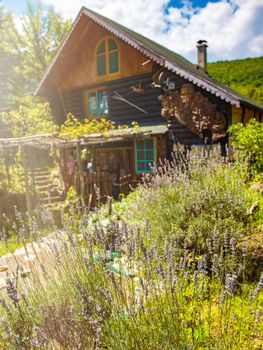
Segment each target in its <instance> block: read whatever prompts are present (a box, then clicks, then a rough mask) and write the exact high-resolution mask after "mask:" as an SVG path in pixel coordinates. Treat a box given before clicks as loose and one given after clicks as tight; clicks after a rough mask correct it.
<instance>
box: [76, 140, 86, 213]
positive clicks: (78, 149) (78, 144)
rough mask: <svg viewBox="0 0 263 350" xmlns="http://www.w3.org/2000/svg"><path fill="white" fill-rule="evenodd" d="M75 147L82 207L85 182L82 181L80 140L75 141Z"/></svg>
mask: <svg viewBox="0 0 263 350" xmlns="http://www.w3.org/2000/svg"><path fill="white" fill-rule="evenodd" d="M76 148H77V162H78V174H79V182H80V195H81V202H82V205H83V207H84V206H85V182H84V175H83V167H82V160H81V145H80V141H78V142H77V147H76Z"/></svg>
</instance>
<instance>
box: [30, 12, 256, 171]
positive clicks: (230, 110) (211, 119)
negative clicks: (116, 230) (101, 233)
mask: <svg viewBox="0 0 263 350" xmlns="http://www.w3.org/2000/svg"><path fill="white" fill-rule="evenodd" d="M206 48H207V44H206V42H205V41H200V42H198V44H197V51H198V65H197V66H195V65H193V64H192V63H190V62H189V61H187V60H186V59H184V58H183V57H182V56H180V55H178V54H176V53H175V52H173V51H170V50H168V49H166V48H165V47H162V46H161V45H159V44H157V43H155V42H154V41H152V40H149V39H147V38H145V37H144V36H142V35H140V34H138V33H136V32H134V31H132V30H130V29H128V28H126V27H124V26H122V25H120V24H118V23H116V22H114V21H112V20H110V19H108V18H106V17H103V16H101V15H99V14H97V13H95V12H93V11H91V10H89V9H87V8H82V9H81V10H80V12H79V14H78V16H77V18H76V20H75V21H74V23H73V26H72V28H71V30H70V32H69V33H68V35H67V36H66V38H65V40H64V42H63V43H62V45H61V47H60V49H59V50H58V52H57V54H56V56H55V57H54V59H53V61H52V62H51V64H50V66H49V67H48V69H47V71H46V73H45V75H44V77H43V79H42V81H41V82H40V84H39V86H38V88H37V90H36V94H38V95H43V96H46V97H47V99H48V100H49V102H50V104H51V107H52V111H53V115H54V117H55V119H56V122H57V123H58V124H60V123H63V122H64V121H65V118H66V115H67V114H68V113H72V114H73V115H75V116H76V117H78V118H80V119H82V118H98V117H101V116H104V117H106V118H109V119H111V120H113V121H114V122H115V123H116V124H117V125H118V124H126V125H128V126H130V127H131V126H132V122H137V123H138V125H139V127H140V130H142V131H145V132H147V133H146V134H145V135H146V136H143V137H142V136H140V137H139V136H138V137H135V136H134V134H132V135H129V134H128V133H127V132H125V131H124V132H123V135H121V134H120V135H119V136H120V137H119V138H118V140H117V141H116V140H112V139H110V140H109V141H106V142H103V143H102V142H101V141H98V142H94V144H93V152H94V158H95V159H93V162H94V164H95V169H100V170H101V171H106V172H111V171H115V172H116V166H117V167H118V172H119V175H120V176H125V175H126V176H127V175H129V174H132V175H133V176H135V175H136V174H142V173H147V172H150V171H151V167H150V166H149V163H153V162H158V160H159V159H163V158H170V154H171V152H172V150H173V144H174V143H180V144H182V145H185V147H188V148H189V147H191V145H200V144H204V143H207V142H208V143H212V142H219V143H221V146H222V152H223V153H224V152H225V145H226V143H227V135H226V130H227V128H228V126H229V125H230V124H231V123H235V122H239V121H242V122H246V121H247V120H248V119H249V118H251V117H256V118H257V119H259V120H261V118H262V115H263V107H262V106H260V105H258V104H256V103H254V102H253V101H251V100H249V99H247V98H246V97H244V96H241V95H240V94H238V93H237V92H235V91H233V90H231V89H229V88H228V87H226V86H224V85H222V84H220V83H218V82H217V81H215V80H214V79H212V78H211V77H209V75H208V74H207V72H206Z"/></svg>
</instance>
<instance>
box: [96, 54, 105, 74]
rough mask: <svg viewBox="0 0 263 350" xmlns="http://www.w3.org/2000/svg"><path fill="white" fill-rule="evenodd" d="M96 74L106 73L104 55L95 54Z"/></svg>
mask: <svg viewBox="0 0 263 350" xmlns="http://www.w3.org/2000/svg"><path fill="white" fill-rule="evenodd" d="M97 75H98V76H99V77H101V76H103V75H106V56H105V55H100V56H97Z"/></svg>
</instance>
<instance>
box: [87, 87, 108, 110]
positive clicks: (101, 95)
mask: <svg viewBox="0 0 263 350" xmlns="http://www.w3.org/2000/svg"><path fill="white" fill-rule="evenodd" d="M87 103H88V105H87V107H88V115H89V116H99V115H104V116H105V115H108V114H109V106H108V94H107V91H106V90H94V91H88V101H87Z"/></svg>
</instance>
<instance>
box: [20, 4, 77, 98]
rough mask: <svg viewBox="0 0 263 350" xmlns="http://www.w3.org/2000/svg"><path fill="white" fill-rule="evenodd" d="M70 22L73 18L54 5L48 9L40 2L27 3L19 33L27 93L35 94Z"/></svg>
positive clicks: (23, 75)
mask: <svg viewBox="0 0 263 350" xmlns="http://www.w3.org/2000/svg"><path fill="white" fill-rule="evenodd" d="M70 25H71V22H70V21H68V20H65V19H64V18H63V17H62V16H61V15H60V14H58V13H56V12H55V11H54V10H53V9H52V8H49V9H48V11H47V12H46V11H45V10H44V8H43V7H42V6H41V4H38V5H36V6H34V5H32V4H30V3H28V6H27V12H26V14H25V15H24V16H22V33H19V41H20V45H21V47H22V49H23V57H22V64H21V65H20V67H19V73H20V75H21V76H22V77H23V78H24V80H25V82H26V83H25V93H32V92H33V91H34V90H35V88H36V87H37V84H38V83H39V81H40V80H41V78H42V76H43V74H44V71H45V69H46V68H47V66H48V64H49V63H50V61H51V59H52V57H53V56H54V54H55V53H56V51H57V49H58V47H59V45H60V44H61V41H62V39H63V37H64V36H65V34H66V32H67V31H68V30H69V27H70Z"/></svg>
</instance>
